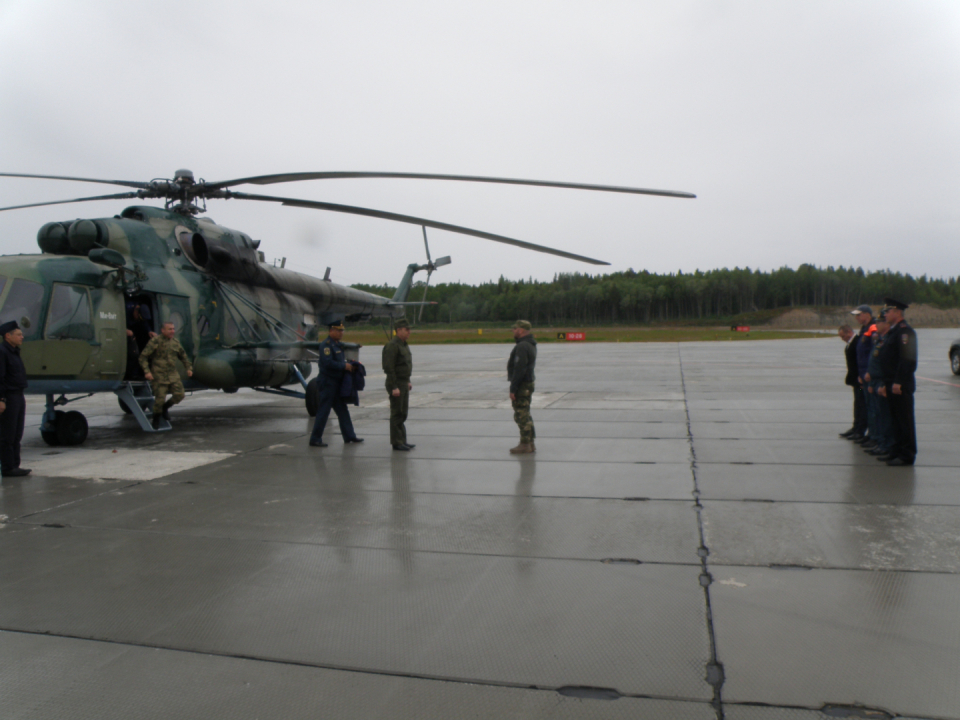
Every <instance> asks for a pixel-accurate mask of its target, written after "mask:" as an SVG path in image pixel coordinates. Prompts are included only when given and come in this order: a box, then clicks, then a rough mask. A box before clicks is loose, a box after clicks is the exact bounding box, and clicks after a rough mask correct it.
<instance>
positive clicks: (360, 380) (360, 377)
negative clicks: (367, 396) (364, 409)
mask: <svg viewBox="0 0 960 720" xmlns="http://www.w3.org/2000/svg"><path fill="white" fill-rule="evenodd" d="M350 365H352V366H353V372H345V373H344V374H343V379H342V380H341V381H340V397H342V398H343V399H344V401H345V402H346V403H347V405H359V404H360V395H359V394H358V393H359V392H360V391H361V390H363V388H364V387H365V386H366V384H367V369H366V368H365V367H364V366H363V363H362V362H358V361H357V360H354V361H353V362H352V363H350Z"/></svg>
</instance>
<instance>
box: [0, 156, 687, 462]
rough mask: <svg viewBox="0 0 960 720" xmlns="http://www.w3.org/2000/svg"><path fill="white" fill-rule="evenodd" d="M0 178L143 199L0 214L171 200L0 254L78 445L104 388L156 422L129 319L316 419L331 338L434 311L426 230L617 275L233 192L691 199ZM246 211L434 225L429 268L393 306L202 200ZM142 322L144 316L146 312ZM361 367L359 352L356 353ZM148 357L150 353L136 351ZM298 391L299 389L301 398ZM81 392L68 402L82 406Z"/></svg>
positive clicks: (52, 419)
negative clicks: (112, 189) (323, 349)
mask: <svg viewBox="0 0 960 720" xmlns="http://www.w3.org/2000/svg"><path fill="white" fill-rule="evenodd" d="M0 177H10V178H31V179H46V180H66V181H74V182H85V183H101V184H107V185H116V186H121V187H128V188H133V190H130V191H127V192H121V193H114V194H110V195H98V196H91V197H81V198H74V199H70V200H57V201H51V202H39V203H32V204H26V205H14V206H10V207H0V211H7V210H17V209H21V208H27V207H41V206H47V205H61V204H69V203H80V202H90V201H100V200H121V199H131V198H137V199H142V200H147V199H161V200H163V201H164V206H163V207H162V208H161V207H155V206H147V205H134V206H131V207H127V208H126V209H124V210H123V211H122V212H121V213H120V214H119V215H116V216H114V217H112V218H98V219H75V220H66V221H53V222H48V223H46V224H45V225H43V226H42V227H41V228H40V229H39V231H38V233H37V244H38V245H39V247H40V251H41V253H40V254H38V255H5V256H0V323H4V322H6V321H8V320H16V321H17V322H18V323H19V325H20V327H21V329H22V330H23V334H24V343H23V345H22V347H21V355H22V357H23V362H24V365H25V366H26V369H27V378H28V382H29V387H28V388H27V393H30V394H40V395H45V396H46V407H45V411H44V414H43V419H42V422H41V426H40V434H41V436H42V438H43V440H44V441H45V442H46V443H48V444H49V445H78V444H80V443H82V442H83V441H84V440H85V439H86V437H87V434H88V429H89V428H88V423H87V420H86V418H85V417H84V415H83V414H82V413H80V412H78V411H64V410H60V409H58V408H61V407H63V406H65V405H67V404H68V403H70V402H74V401H76V400H81V399H83V398H86V397H90V396H91V395H93V394H95V393H100V392H112V393H115V394H116V395H117V397H118V400H119V404H120V406H121V408H122V409H123V410H124V411H125V412H127V413H130V414H132V415H133V416H134V417H135V418H136V419H137V422H138V423H139V425H140V428H141V429H142V430H143V431H144V432H164V431H168V430H170V429H171V426H170V424H169V422H167V421H166V420H162V421H161V422H160V423H159V424H158V426H157V427H154V425H153V423H152V421H151V417H150V412H151V410H150V408H151V407H152V404H153V393H152V391H151V390H150V387H149V385H148V384H147V383H146V381H144V380H143V378H142V377H139V376H138V370H137V364H136V362H132V363H131V362H130V361H129V360H130V357H131V353H132V355H133V357H134V358H135V356H136V352H134V351H133V350H132V348H131V347H130V343H131V342H132V341H131V339H130V335H131V334H132V331H131V332H128V325H129V324H130V322H131V312H133V311H134V310H135V311H136V312H135V313H134V316H135V317H137V318H138V319H139V318H141V317H146V318H149V319H151V320H156V321H157V324H156V325H155V326H153V329H154V330H159V324H160V323H166V322H172V323H173V324H174V327H175V330H176V333H177V337H178V339H179V340H180V343H181V345H182V346H183V347H184V349H185V351H186V352H187V355H188V357H190V358H191V360H192V363H193V376H192V377H187V375H186V372H185V370H184V369H183V368H182V367H179V368H178V369H179V371H180V375H181V378H182V380H183V382H184V387H185V389H186V390H221V391H223V392H227V393H232V392H236V391H237V390H238V389H239V388H253V389H255V390H258V391H260V392H266V393H274V394H279V395H284V396H291V397H297V398H301V399H303V400H304V401H305V404H306V409H307V412H308V414H309V415H311V416H313V415H315V414H316V409H317V404H318V388H317V380H316V379H313V380H309V381H308V378H309V377H310V375H311V372H312V360H313V358H314V357H315V356H316V353H317V349H318V347H319V343H320V341H321V340H322V337H321V335H320V331H321V329H322V328H324V327H325V326H326V325H328V324H330V323H335V322H344V321H347V322H361V321H372V320H379V321H381V322H384V321H386V322H393V321H394V320H396V319H398V318H400V317H404V315H405V312H406V307H407V306H408V305H420V306H422V305H424V304H425V303H426V287H428V286H429V281H430V276H431V275H432V273H433V272H434V271H435V270H437V269H438V268H439V267H442V266H444V265H447V264H449V263H450V262H451V259H450V257H449V256H447V257H442V258H438V259H436V260H433V259H432V258H431V256H430V247H429V244H428V242H427V228H428V227H429V228H433V229H437V230H444V231H449V232H454V233H459V234H464V235H471V236H474V237H479V238H484V239H486V240H491V241H494V242H499V243H504V244H507V245H513V246H516V247H520V248H524V249H527V250H533V251H536V252H541V253H548V254H551V255H557V256H560V257H565V258H569V259H573V260H578V261H581V262H585V263H590V264H594V265H609V263H607V262H604V261H602V260H597V259H595V258H590V257H585V256H582V255H577V254H574V253H569V252H566V251H563V250H558V249H555V248H550V247H547V246H544V245H537V244H534V243H529V242H525V241H522V240H517V239H514V238H509V237H506V236H503V235H496V234H493V233H488V232H484V231H481V230H475V229H472V228H467V227H463V226H459V225H451V224H449V223H443V222H438V221H434V220H429V219H426V218H421V217H414V216H411V215H401V214H397V213H392V212H386V211H382V210H375V209H370V208H362V207H356V206H351V205H341V204H334V203H326V202H319V201H313V200H304V199H299V198H288V197H275V196H270V195H257V194H250V193H244V192H238V191H236V190H232V189H231V188H233V187H235V186H238V185H272V184H277V183H287V182H300V181H305V180H329V179H348V178H391V179H416V180H447V181H457V182H478V183H498V184H508V185H530V186H539V187H554V188H567V189H576V190H593V191H600V192H615V193H629V194H640V195H659V196H665V197H677V198H694V197H696V196H695V195H693V194H691V193H686V192H679V191H671V190H651V189H644V188H632V187H620V186H609V185H589V184H583V183H569V182H550V181H541V180H521V179H516V178H495V177H484V176H469V175H438V174H422V173H397V172H304V173H283V174H275V175H260V176H254V177H246V178H239V179H234V180H226V181H220V182H206V181H204V180H203V179H199V180H198V179H196V178H195V176H194V174H193V172H192V171H190V170H186V169H181V170H177V171H176V172H175V173H174V176H173V179H172V180H165V179H155V180H151V181H148V182H136V181H125V180H103V179H95V178H82V177H67V176H58V175H35V174H22V173H0ZM212 199H222V200H230V199H235V200H250V201H258V202H270V203H279V204H281V205H286V206H290V207H302V208H311V209H317V210H325V211H329V212H338V213H348V214H354V215H361V216H366V217H372V218H379V219H383V220H391V221H395V222H402V223H408V224H414V225H420V226H421V228H422V229H423V237H424V245H425V248H426V254H427V262H426V263H425V264H418V263H412V264H410V265H408V266H407V269H406V272H405V274H404V276H403V278H402V280H401V282H400V284H399V286H398V287H397V290H396V292H395V294H394V296H393V297H392V298H386V297H382V296H379V295H375V294H373V293H368V292H364V291H361V290H357V289H355V288H351V287H346V286H343V285H338V284H336V283H334V282H333V281H331V280H330V269H329V268H328V269H327V273H326V275H325V276H324V277H323V278H317V277H313V276H310V275H305V274H302V273H298V272H295V271H293V270H288V269H286V268H285V267H284V266H281V267H276V266H275V265H271V264H269V263H267V262H266V260H265V257H264V253H263V251H261V250H260V249H259V248H260V240H254V239H253V238H251V237H250V236H249V235H248V234H246V233H244V232H240V231H237V230H232V229H230V228H227V227H224V226H222V225H218V224H217V223H215V222H213V221H212V220H211V219H209V218H207V217H202V214H203V213H205V212H206V210H207V206H206V203H207V200H212ZM424 270H425V271H426V272H427V283H426V286H425V289H424V290H425V292H424V299H423V300H422V301H419V302H414V301H409V300H408V296H409V294H410V290H411V287H412V283H413V277H414V275H415V274H416V273H418V272H421V271H424ZM136 313H139V314H136ZM345 345H346V346H347V354H348V357H352V358H353V359H356V357H357V355H358V353H359V346H357V345H353V344H345ZM140 349H142V348H140ZM291 386H300V388H301V390H295V389H292V387H291ZM71 396H72V397H71Z"/></svg>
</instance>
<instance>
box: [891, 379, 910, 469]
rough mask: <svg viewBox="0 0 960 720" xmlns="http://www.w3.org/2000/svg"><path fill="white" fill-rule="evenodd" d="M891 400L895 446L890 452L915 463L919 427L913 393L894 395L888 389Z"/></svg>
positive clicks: (905, 460)
mask: <svg viewBox="0 0 960 720" xmlns="http://www.w3.org/2000/svg"><path fill="white" fill-rule="evenodd" d="M887 400H889V402H890V416H891V418H892V420H893V423H892V428H893V447H892V448H890V454H891V455H893V456H894V457H898V458H900V459H901V460H903V461H904V462H907V463H910V464H911V465H912V464H913V462H914V460H916V458H917V428H916V424H915V421H914V415H913V393H912V392H909V393H908V392H905V393H903V394H901V395H894V394H893V392H892V391H891V390H890V389H889V387H888V389H887Z"/></svg>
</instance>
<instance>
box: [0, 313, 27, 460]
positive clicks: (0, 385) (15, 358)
mask: <svg viewBox="0 0 960 720" xmlns="http://www.w3.org/2000/svg"><path fill="white" fill-rule="evenodd" d="M0 335H2V336H3V340H2V341H0V471H2V472H3V477H23V476H24V475H29V474H30V471H29V470H28V469H27V468H22V467H20V440H22V439H23V421H24V418H25V417H26V411H27V403H26V400H25V399H24V397H23V391H24V390H25V389H26V387H27V370H26V368H25V367H24V366H23V360H21V359H20V346H21V345H23V330H21V329H20V326H19V325H17V321H16V320H11V321H10V322H5V323H3V325H0Z"/></svg>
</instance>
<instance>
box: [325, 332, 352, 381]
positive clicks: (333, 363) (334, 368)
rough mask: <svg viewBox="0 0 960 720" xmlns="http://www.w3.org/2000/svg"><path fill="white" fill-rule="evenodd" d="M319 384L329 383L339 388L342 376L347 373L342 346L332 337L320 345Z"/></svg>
mask: <svg viewBox="0 0 960 720" xmlns="http://www.w3.org/2000/svg"><path fill="white" fill-rule="evenodd" d="M319 351H320V382H321V383H323V382H330V383H332V384H334V385H337V386H338V387H339V386H340V381H341V380H343V374H344V373H345V372H346V371H347V359H346V357H344V354H343V344H342V343H340V342H339V341H337V340H334V339H333V338H332V337H329V336H328V337H327V339H326V340H324V341H323V342H322V343H320V348H319Z"/></svg>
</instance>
